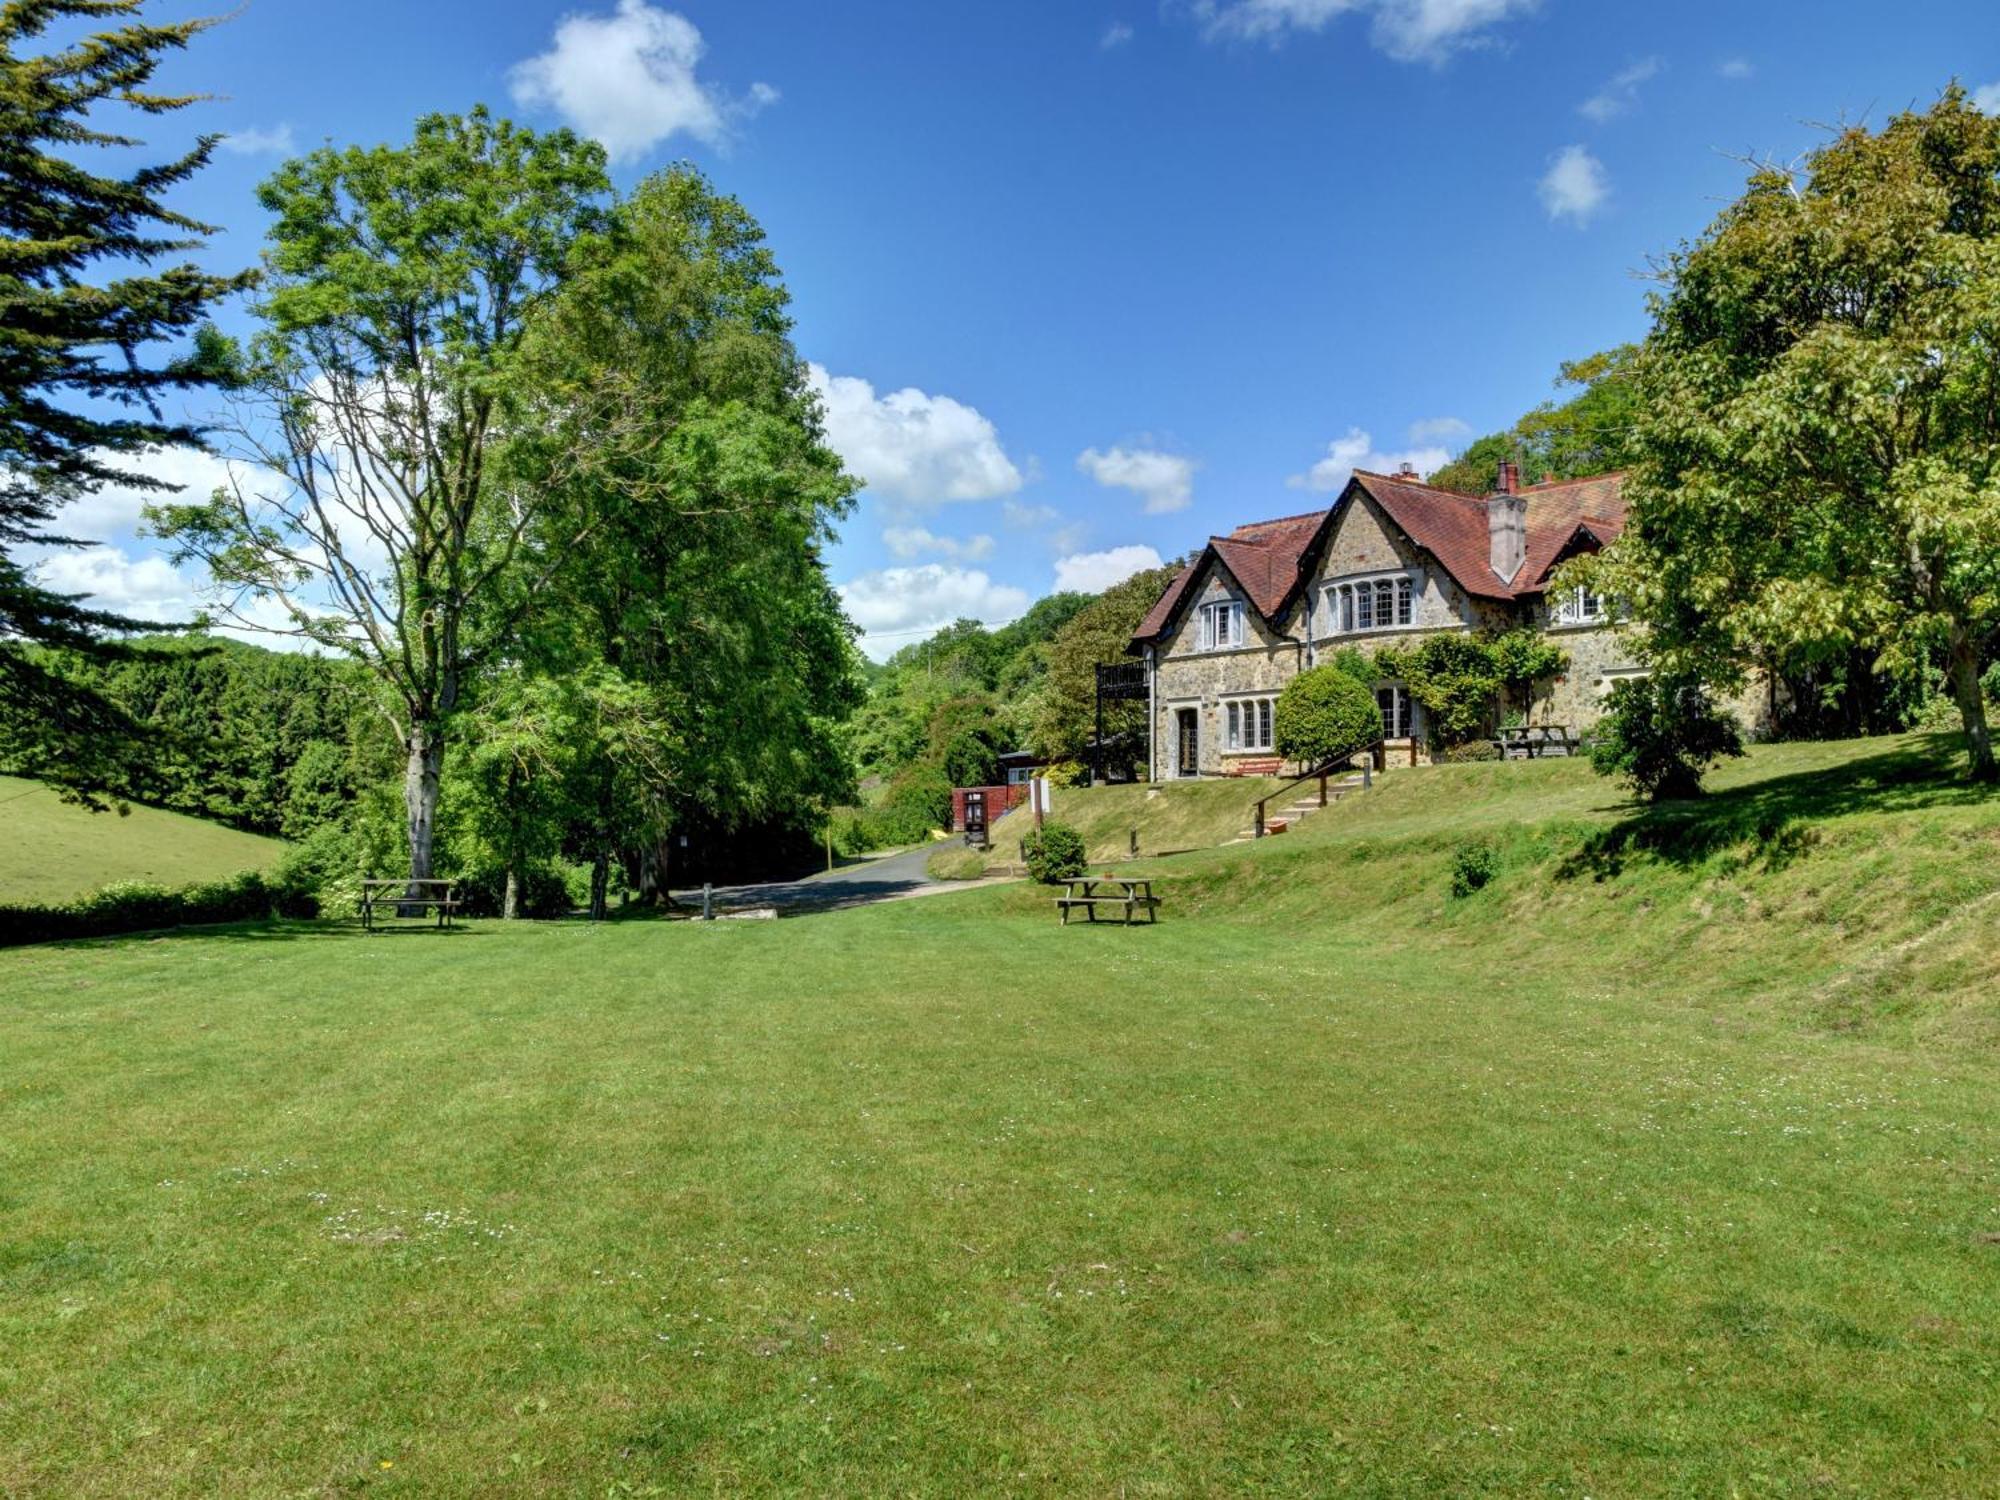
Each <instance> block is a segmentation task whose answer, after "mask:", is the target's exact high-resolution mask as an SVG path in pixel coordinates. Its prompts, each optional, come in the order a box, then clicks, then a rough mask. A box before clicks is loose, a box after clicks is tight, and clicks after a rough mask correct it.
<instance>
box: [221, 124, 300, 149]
mask: <svg viewBox="0 0 2000 1500" xmlns="http://www.w3.org/2000/svg"><path fill="white" fill-rule="evenodd" d="M221 144H222V149H223V150H224V151H231V152H234V153H235V154H236V155H238V156H290V155H291V154H292V153H293V152H295V151H297V150H298V147H297V146H296V145H295V144H294V143H293V141H292V127H291V126H289V125H276V126H273V127H272V128H271V129H269V130H263V129H260V128H256V127H252V128H251V129H249V130H236V131H231V132H230V133H229V134H228V135H225V136H224V137H223V138H222V143H221Z"/></svg>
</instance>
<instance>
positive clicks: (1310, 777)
mask: <svg viewBox="0 0 2000 1500" xmlns="http://www.w3.org/2000/svg"><path fill="white" fill-rule="evenodd" d="M1364 753H1365V754H1366V755H1367V756H1368V758H1369V760H1370V761H1371V763H1372V764H1373V766H1374V768H1375V769H1376V770H1378V771H1386V770H1387V769H1388V768H1389V751H1388V746H1387V744H1386V743H1385V742H1384V741H1382V740H1379V739H1378V740H1371V741H1369V742H1368V743H1367V744H1363V745H1356V746H1355V747H1354V748H1353V749H1352V750H1343V751H1342V752H1341V753H1340V754H1338V755H1330V756H1328V757H1327V758H1326V759H1325V760H1323V761H1321V762H1320V763H1319V764H1318V765H1316V766H1314V767H1313V768H1312V769H1311V770H1310V771H1308V772H1306V774H1305V775H1303V776H1301V777H1300V778H1299V779H1298V780H1297V781H1293V782H1288V783H1287V784H1286V785H1284V786H1281V787H1279V788H1278V789H1277V790H1276V791H1275V792H1271V793H1269V794H1267V795H1265V796H1262V797H1259V798H1258V799H1257V823H1256V829H1257V832H1256V835H1255V836H1256V837H1257V838H1260V839H1261V838H1262V837H1263V836H1264V806H1265V804H1266V803H1270V802H1276V801H1277V800H1278V799H1279V798H1280V797H1286V796H1290V795H1291V794H1292V793H1293V792H1296V791H1297V790H1298V789H1299V788H1300V787H1302V786H1304V785H1305V784H1306V783H1307V782H1308V781H1314V780H1317V781H1318V782H1319V805H1320V806H1321V807H1325V806H1326V782H1327V778H1328V777H1329V776H1332V775H1333V774H1334V773H1335V772H1337V771H1341V770H1345V769H1346V768H1347V767H1348V766H1349V765H1350V764H1351V763H1352V762H1353V760H1354V757H1355V756H1357V755H1361V754H1364ZM1361 784H1362V785H1363V786H1364V787H1366V786H1369V785H1371V782H1370V780H1369V776H1368V767H1367V766H1363V767H1362V769H1361Z"/></svg>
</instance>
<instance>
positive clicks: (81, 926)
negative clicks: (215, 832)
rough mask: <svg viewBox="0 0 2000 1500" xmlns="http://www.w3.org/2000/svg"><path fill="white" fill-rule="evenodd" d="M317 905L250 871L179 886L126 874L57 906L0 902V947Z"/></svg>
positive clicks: (284, 913) (298, 912) (285, 913)
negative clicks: (109, 883) (132, 878)
mask: <svg viewBox="0 0 2000 1500" xmlns="http://www.w3.org/2000/svg"><path fill="white" fill-rule="evenodd" d="M318 910H319V903H318V902H317V901H316V900H315V899H314V898H313V896H312V895H311V894H310V893H309V892H307V891H305V890H303V889H301V888H299V887H297V886H294V885H290V884H286V883H284V882H281V881H274V880H269V879H266V878H265V877H264V876H262V875H259V874H256V873H255V872H254V871H245V872H244V873H243V874H241V875H234V876H231V877H230V878H229V879H227V880H211V881H206V882H204V883H202V884H199V885H186V886H182V887H180V888H179V889H178V890H171V889H169V888H168V887H166V886H163V885H148V884H146V883H145V882H143V881H136V880H127V881H120V882H118V883H117V884H115V885H107V886H105V887H104V888H103V889H102V890H99V891H93V892H92V893H91V894H89V895H88V896H79V897H78V898H77V899H76V900H74V901H66V902H63V903H61V904H59V905H55V906H5V905H0V948H13V947H19V946H20V945H21V944H23V943H56V942H65V941H69V940H71V939H75V938H100V937H115V936H117V935H118V934H120V933H126V932H150V931H153V930H155V929H158V928H162V927H193V926H199V925H202V924H206V923H212V922H263V921H269V920H270V919H271V918H273V917H310V916H316V915H317V914H318Z"/></svg>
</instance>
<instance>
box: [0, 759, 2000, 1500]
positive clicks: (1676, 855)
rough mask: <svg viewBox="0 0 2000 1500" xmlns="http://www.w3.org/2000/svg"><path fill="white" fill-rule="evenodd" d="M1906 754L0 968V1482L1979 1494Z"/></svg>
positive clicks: (1518, 793)
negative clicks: (363, 932) (1071, 861)
mask: <svg viewBox="0 0 2000 1500" xmlns="http://www.w3.org/2000/svg"><path fill="white" fill-rule="evenodd" d="M1944 759H1945V756H1944V754H1943V752H1942V751H1941V750H1940V749H1939V748H1938V747H1936V746H1933V745H1930V744H1927V743H1925V742H1921V741H1906V742H1876V743H1873V744H1856V745H1848V746H1842V747H1833V748H1829V747H1823V746H1812V747H1797V748H1779V749H1774V750H1769V751H1762V752H1759V754H1758V755H1757V756H1756V757H1754V758H1753V760H1752V761H1751V762H1749V763H1748V764H1746V765H1743V766H1740V767H1737V768H1733V769H1732V770H1731V771H1730V772H1729V774H1728V777H1727V778H1726V780H1725V784H1724V785H1723V786H1722V789H1721V790H1720V792H1719V793H1718V795H1716V796H1715V797H1713V798H1711V799H1709V801H1708V803H1707V804H1706V805H1705V806H1703V807H1701V808H1699V809H1696V810H1678V811H1675V812H1673V813H1670V814H1667V815H1664V816H1649V815H1639V814H1635V813H1634V812H1633V811H1632V810H1631V809H1629V808H1626V807H1622V806H1620V805H1618V804H1617V801H1616V798H1615V797H1614V796H1613V795H1612V794H1611V793H1610V791H1609V789H1608V788H1607V787H1606V785H1605V784H1604V783H1602V782H1597V781H1595V780H1592V779H1590V778H1589V777H1588V776H1587V775H1586V774H1585V773H1583V772H1582V771H1581V770H1580V768H1578V767H1574V766H1564V765H1560V764H1557V765H1517V766H1506V767H1489V766H1469V767H1440V768H1436V769H1435V770H1426V771H1420V772H1412V773H1409V774H1408V776H1407V778H1406V779H1404V780H1402V781H1400V782H1399V781H1397V780H1396V778H1394V777H1392V778H1391V780H1390V783H1389V784H1388V785H1385V786H1384V787H1383V788H1382V790H1381V791H1380V792H1379V793H1376V794H1371V796H1372V797H1373V799H1374V800H1372V801H1371V800H1369V799H1359V800H1357V801H1354V802H1352V803H1348V804H1343V805H1342V807H1340V808H1339V809H1336V810H1335V812H1334V813H1333V814H1330V815H1329V816H1328V817H1326V818H1325V819H1323V820H1321V819H1316V820H1313V823H1312V824H1309V825H1308V826H1307V828H1306V829H1304V830H1303V831H1301V832H1300V833H1298V834H1296V835H1291V834H1288V835H1285V836H1284V837H1281V838H1276V839H1271V840H1266V841H1264V842H1263V843H1262V844H1259V845H1256V846H1238V847H1236V848H1233V849H1227V850H1221V851H1214V852H1210V853H1204V854H1200V855H1193V856H1188V857H1186V858H1183V859H1179V860H1160V861H1155V862H1153V864H1152V866H1151V868H1153V869H1154V871H1155V873H1157V874H1159V875H1160V876H1161V877H1162V881H1163V887H1162V888H1163V890H1164V891H1165V893H1166V894H1167V896H1168V899H1169V905H1168V907H1167V910H1166V912H1165V914H1164V916H1163V919H1162V921H1161V923H1160V924H1159V926H1158V927H1156V928H1150V929H1148V928H1137V929H1132V930H1125V929H1122V928H1116V927H1113V928H1087V927H1070V928H1067V929H1065V928H1062V927H1059V926H1057V925H1056V923H1055V922H1054V920H1053V919H1052V917H1051V916H1050V915H1049V913H1048V908H1047V898H1046V893H1042V892H1037V891H1035V890H1033V889H1031V888H1028V887H1023V886H1005V887H992V888H986V889H982V890H977V891H970V892H966V893H963V894H958V895H950V896H942V897H937V898H933V899H930V900H925V901H913V902H900V903H893V904H890V905H886V906H881V907H875V908H870V909H865V910H857V911H847V912H841V913H835V914H830V915H825V916H817V917H809V918H801V919H797V920H788V921H782V922H762V923H753V922H745V923H734V922H723V923H715V924H712V925H702V924H697V923H666V922H651V921H632V922H623V923H618V924H613V925H610V926H607V927H603V928H599V929H592V928H590V927H587V926H584V925H581V924H549V925H531V926H523V927H520V928H515V929H508V928H505V927H503V926H502V924H500V923H497V922H481V923H474V924H470V925H469V926H468V928H467V930H466V931H464V932H463V933H461V934H458V935H444V936H437V935H433V934H395V935H388V936H382V937H377V938H372V939H370V938H363V937H360V936H358V935H353V934H350V933H346V932H340V931H325V930H317V929H313V928H310V927H303V926H302V927H292V928H285V927H278V928H268V929H246V930H242V931H238V932H219V931H218V932H207V933H183V934H179V935H174V936H169V937H164V938H156V939H144V938H140V939H128V940H122V941H112V942H104V943H97V944H87V945H81V944H80V945H74V946H70V947H67V948H38V949H21V950H15V951H12V952H8V953H4V954H0V1060H4V1061H0V1494H13V1493H24V1494H25V1493H61V1494H82V1495H107V1496H109V1495H120V1496H123V1495H135V1494H144V1495H149V1496H152V1495H196V1494H202V1495H207V1494H231V1495H235V1494H255V1495H265V1494H273V1495H276V1494H310V1495H320V1494H330V1493H335V1492H345V1491H351V1490H355V1489H359V1488H362V1487H364V1486H371V1487H379V1488H380V1489H381V1490H382V1491H384V1492H387V1493H396V1492H401V1493H407V1494H412V1495H419V1494H421V1495H426V1496H429V1495H440V1494H442V1495H506V1494H523V1495H525V1494H541V1493H552V1492H553V1493H581V1494H600V1495H602V1494H672V1495H678V1494H685V1493H690V1492H698V1493H730V1494H733V1493H742V1492H764V1493H789V1494H797V1493H813V1494H833V1495H850V1494H920V1495H928V1494H987V1493H1015V1494H1048V1495H1078V1494H1088V1495H1099V1494H1104V1495H1109V1494H1124V1495H1179V1494H1188V1493H1256V1492H1274V1491H1289V1492H1313V1493H1321V1492H1328V1491H1340V1490H1343V1489H1345V1490H1351V1491H1353V1492H1356V1493H1364V1494H1399V1495H1433V1494H1440V1493H1456V1494H1549V1495H1586V1494H1587V1495H1594V1496H1628V1495H1668V1494H1672V1495H1728V1494H1732V1493H1734V1494H1743V1495H1786V1496H1792V1495H1798V1496H1805V1495H1812V1496H1819V1495H1868V1496H1876V1495H1910V1496H1918V1495H1923V1496H1931V1495H1968V1494H1981V1493H1995V1492H2000V1426H1996V1423H2000V1396H1996V1390H2000V1090H1996V1088H1995V1083H1996V1079H1997V1078H2000V1065H1996V1064H1997V1063H2000V1053H1996V1045H1997V1044H2000V957H1996V948H2000V945H1996V944H1995V943H1994V941H1993V937H1994V934H1995V931H1996V929H2000V904H1996V902H2000V896H1996V892H2000V859H1996V854H2000V799H1995V798H1992V797H1988V796H1980V795H1975V794H1971V793H1969V792H1967V791H1965V790H1964V789H1962V788H1960V787H1959V786H1958V785H1957V784H1956V783H1954V782H1952V781H1951V780H1949V779H1948V777H1947V776H1945V775H1944V774H1943V773H1944V771H1945V766H1944ZM1508 778H1511V779H1508ZM1519 809H1532V810H1533V813H1532V816H1526V817H1523V816H1517V815H1516V813H1517V810H1519ZM1315 824H1316V825H1317V826H1314V825H1315ZM1468 830H1470V832H1471V833H1472V834H1473V836H1477V837H1482V838H1487V839H1491V840H1492V841H1493V842H1494V844H1495V847H1496V848H1498V849H1499V850H1500V853H1501V856H1502V868H1501V871H1500V875H1499V878H1498V879H1497V880H1496V881H1495V882H1494V883H1493V884H1492V885H1491V886H1489V887H1488V888H1487V889H1485V890H1482V891H1480V892H1479V893H1478V894H1476V895H1474V896H1472V897H1470V898H1467V899H1464V900H1453V899H1451V898H1449V897H1448V896H1447V895H1446V894H1445V881H1446V877H1447V871H1448V868H1449V865H1450V861H1451V856H1452V852H1453V849H1454V847H1455V846H1456V844H1457V843H1459V842H1460V841H1462V840H1463V839H1464V838H1465V837H1466V836H1467V831H1468Z"/></svg>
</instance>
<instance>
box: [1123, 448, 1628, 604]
mask: <svg viewBox="0 0 2000 1500" xmlns="http://www.w3.org/2000/svg"><path fill="white" fill-rule="evenodd" d="M1623 478H1624V476H1623V475H1622V474H1599V475H1594V476H1592V477H1590V478H1588V479H1568V480H1561V481H1555V482H1551V483H1546V484H1534V485H1528V486H1526V487H1524V488H1523V489H1522V490H1521V491H1520V493H1521V496H1522V498H1523V499H1525V500H1526V501H1527V505H1528V514H1527V532H1528V536H1527V542H1528V548H1527V557H1526V560H1525V561H1524V562H1523V563H1522V565H1521V568H1520V571H1519V572H1517V573H1516V574H1515V575H1514V577H1513V579H1512V581H1511V582H1510V581H1509V580H1506V579H1503V578H1501V577H1500V575H1499V574H1497V573H1495V572H1494V571H1493V565H1492V555H1493V554H1492V537H1491V533H1490V531H1489V529H1488V526H1487V518H1486V500H1485V498H1484V497H1483V496H1479V495H1465V494H1460V493H1459V492H1458V491H1456V490H1446V489H1439V488H1438V487H1437V486H1435V485H1429V484H1425V483H1424V482H1423V481H1421V480H1418V479H1411V478H1407V477H1405V476H1402V475H1391V474H1372V473H1369V472H1368V471H1366V470H1363V469H1357V470H1355V471H1354V478H1353V479H1352V480H1351V481H1349V483H1348V487H1347V489H1345V490H1343V491H1342V492H1341V496H1340V499H1339V500H1338V501H1336V502H1335V503H1334V505H1333V506H1332V507H1331V508H1329V509H1327V510H1316V511H1310V512H1308V513H1306V514H1304V515H1297V516H1281V517H1279V518H1278V519H1276V520H1273V521H1252V522H1250V523H1249V524H1247V525H1244V526H1239V527H1237V528H1236V529H1235V530H1234V531H1232V532H1230V533H1229V535H1228V536H1218V537H1210V538H1209V541H1208V546H1207V547H1206V548H1205V549H1204V550H1203V552H1202V553H1201V555H1200V556H1199V557H1197V558H1195V559H1194V561H1193V562H1191V563H1189V564H1188V565H1187V566H1186V567H1184V568H1182V569H1181V571H1180V572H1179V573H1177V574H1176V575H1175V576H1174V580H1173V582H1171V583H1169V584H1168V585H1167V588H1166V592H1165V593H1163V594H1161V595H1160V597H1159V600H1158V602H1156V603H1155V604H1154V605H1153V607H1152V609H1150V610H1149V611H1147V614H1146V618H1145V619H1144V620H1142V621H1141V622H1140V624H1139V628H1138V630H1137V631H1135V632H1134V633H1133V637H1132V639H1133V641H1134V642H1135V643H1136V642H1139V641H1148V640H1153V639H1155V638H1157V637H1158V636H1159V635H1161V634H1162V633H1163V632H1164V631H1165V630H1166V629H1167V627H1168V626H1169V625H1171V624H1172V623H1173V620H1174V616H1175V614H1176V613H1177V612H1178V610H1179V608H1180V606H1181V603H1182V600H1183V598H1184V597H1185V595H1186V594H1187V591H1188V588H1189V586H1190V585H1191V584H1192V582H1193V581H1194V578H1195V575H1196V574H1198V573H1199V572H1201V570H1202V567H1203V565H1204V564H1205V563H1207V562H1208V560H1209V559H1210V558H1211V557H1213V558H1215V559H1216V560H1217V561H1219V562H1220V563H1221V564H1222V565H1223V566H1224V567H1226V568H1228V569H1229V572H1230V575H1231V576H1232V577H1234V578H1235V580H1236V581H1237V583H1238V584H1240V585H1241V586H1242V588H1243V591H1244V593H1246V594H1247V595H1249V598H1250V603H1251V604H1252V605H1253V606H1254V607H1255V608H1256V610H1257V612H1258V613H1259V614H1260V615H1262V616H1263V617H1264V619H1265V620H1266V621H1267V622H1269V623H1271V624H1272V625H1275V624H1276V623H1277V620H1278V617H1279V615H1280V614H1282V612H1283V611H1284V610H1285V608H1286V607H1287V606H1288V605H1289V604H1290V602H1291V600H1292V597H1293V595H1294V594H1295V593H1296V591H1297V590H1298V588H1299V587H1300V586H1301V585H1302V584H1303V583H1304V582H1305V579H1306V576H1307V574H1308V573H1309V572H1310V571H1311V569H1312V567H1313V565H1314V562H1315V559H1314V558H1313V557H1312V556H1311V555H1310V554H1311V553H1312V551H1313V548H1314V545H1315V543H1316V542H1317V541H1318V539H1319V538H1320V536H1321V535H1322V533H1323V532H1324V531H1325V529H1326V523H1327V521H1328V519H1329V518H1330V517H1331V516H1332V515H1333V514H1334V512H1335V511H1337V510H1338V509H1339V508H1340V506H1341V505H1342V504H1344V503H1345V502H1346V501H1347V500H1348V498H1349V497H1350V496H1351V495H1353V494H1355V493H1356V492H1359V493H1362V494H1365V495H1367V496H1368V498H1369V499H1371V500H1373V501H1374V502H1375V504H1376V505H1377V507H1379V508H1380V509H1381V511H1382V513H1383V514H1384V515H1386V516H1387V517H1388V518H1389V520H1390V521H1391V522H1393V523H1394V524H1395V525H1396V527H1397V528H1398V529H1399V530H1400V531H1402V533H1403V534H1404V535H1405V536H1407V537H1408V538H1409V539H1410V540H1411V541H1412V542H1414V543H1415V544H1416V545H1417V546H1419V547H1421V548H1422V549H1423V550H1424V551H1426V552H1428V553H1430V554H1431V556H1433V557H1435V558H1436V559H1437V560H1438V562H1439V563H1440V564H1441V565H1442V566H1443V567H1444V570H1445V571H1446V572H1447V573H1449V574H1450V575H1451V577H1452V579H1453V581H1454V582H1456V583H1457V584H1458V586H1459V587H1460V588H1462V589H1464V590H1465V591H1466V592H1467V593H1469V594H1472V595H1474V596H1475V597H1478V598H1481V599H1497V600H1504V601H1510V602H1511V601H1513V600H1516V599H1522V598H1528V597H1532V596H1533V595H1536V594H1539V593H1540V592H1541V591H1542V589H1543V586H1544V585H1546V584H1547V582H1548V574H1549V572H1550V570H1551V569H1552V568H1553V567H1554V566H1555V565H1556V564H1557V563H1559V562H1561V561H1562V560H1563V559H1564V558H1566V557H1567V556H1568V555H1569V554H1570V553H1571V552H1573V551H1576V550H1578V549H1580V548H1582V547H1586V546H1589V545H1590V543H1591V541H1592V539H1593V538H1594V539H1595V541H1596V542H1597V543H1598V544H1600V545H1608V544H1609V543H1610V542H1611V541H1613V540H1614V539H1615V538H1616V537H1617V536H1618V534H1619V532H1621V531H1623V530H1624V528H1625V500H1624V496H1623V494H1622V493H1621V483H1622V480H1623Z"/></svg>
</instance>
